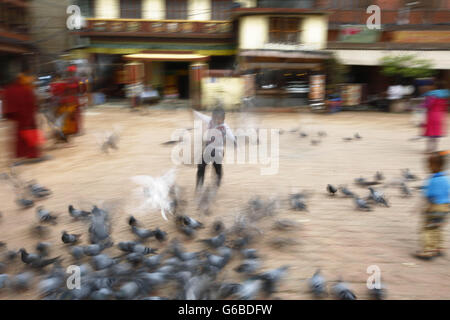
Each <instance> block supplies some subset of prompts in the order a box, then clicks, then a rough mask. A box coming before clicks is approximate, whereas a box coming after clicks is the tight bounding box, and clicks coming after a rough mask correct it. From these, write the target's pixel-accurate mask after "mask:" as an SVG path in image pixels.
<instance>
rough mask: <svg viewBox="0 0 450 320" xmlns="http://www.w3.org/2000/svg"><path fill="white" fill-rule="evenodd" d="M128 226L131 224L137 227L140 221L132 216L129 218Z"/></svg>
mask: <svg viewBox="0 0 450 320" xmlns="http://www.w3.org/2000/svg"><path fill="white" fill-rule="evenodd" d="M128 224H129V225H130V226H136V225H137V224H138V221H137V220H136V218H135V217H133V216H130V217H129V218H128Z"/></svg>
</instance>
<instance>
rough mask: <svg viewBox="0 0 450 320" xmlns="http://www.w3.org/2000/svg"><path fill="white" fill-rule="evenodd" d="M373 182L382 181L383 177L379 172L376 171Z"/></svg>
mask: <svg viewBox="0 0 450 320" xmlns="http://www.w3.org/2000/svg"><path fill="white" fill-rule="evenodd" d="M375 180H376V181H381V180H384V175H383V173H381V172H380V171H377V173H375Z"/></svg>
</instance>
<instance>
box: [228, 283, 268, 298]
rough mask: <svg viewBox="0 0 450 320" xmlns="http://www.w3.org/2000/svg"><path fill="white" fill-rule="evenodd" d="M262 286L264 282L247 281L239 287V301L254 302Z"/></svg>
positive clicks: (237, 293) (237, 295)
mask: <svg viewBox="0 0 450 320" xmlns="http://www.w3.org/2000/svg"><path fill="white" fill-rule="evenodd" d="M262 286H263V282H262V280H259V279H255V280H247V281H245V282H244V283H243V284H242V285H241V286H240V287H239V289H238V290H237V292H236V293H235V296H236V298H237V299H238V300H252V299H254V298H255V297H256V296H257V295H258V294H259V292H260V291H261V289H262Z"/></svg>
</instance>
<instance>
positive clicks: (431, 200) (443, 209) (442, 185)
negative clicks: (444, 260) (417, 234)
mask: <svg viewBox="0 0 450 320" xmlns="http://www.w3.org/2000/svg"><path fill="white" fill-rule="evenodd" d="M447 154H448V152H433V153H432V154H431V155H430V156H429V158H428V168H429V170H430V172H431V173H432V174H431V176H430V178H429V179H428V181H427V183H426V185H425V190H424V195H425V198H426V200H427V206H426V210H425V212H424V213H423V225H422V228H421V238H422V247H423V249H422V251H419V252H416V254H415V256H416V257H417V258H419V259H424V260H430V259H432V258H435V257H438V256H441V255H442V254H443V253H442V250H443V247H442V244H443V241H442V227H443V225H444V223H445V220H446V216H447V214H448V211H449V193H450V181H449V179H448V178H447V176H446V174H445V172H444V169H445V162H446V156H447Z"/></svg>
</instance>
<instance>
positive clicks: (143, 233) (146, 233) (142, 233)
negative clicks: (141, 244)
mask: <svg viewBox="0 0 450 320" xmlns="http://www.w3.org/2000/svg"><path fill="white" fill-rule="evenodd" d="M131 231H132V232H133V233H134V234H135V235H137V236H138V238H139V239H141V240H147V239H148V238H151V237H153V236H154V232H153V231H152V230H148V229H143V228H138V227H136V226H131Z"/></svg>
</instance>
